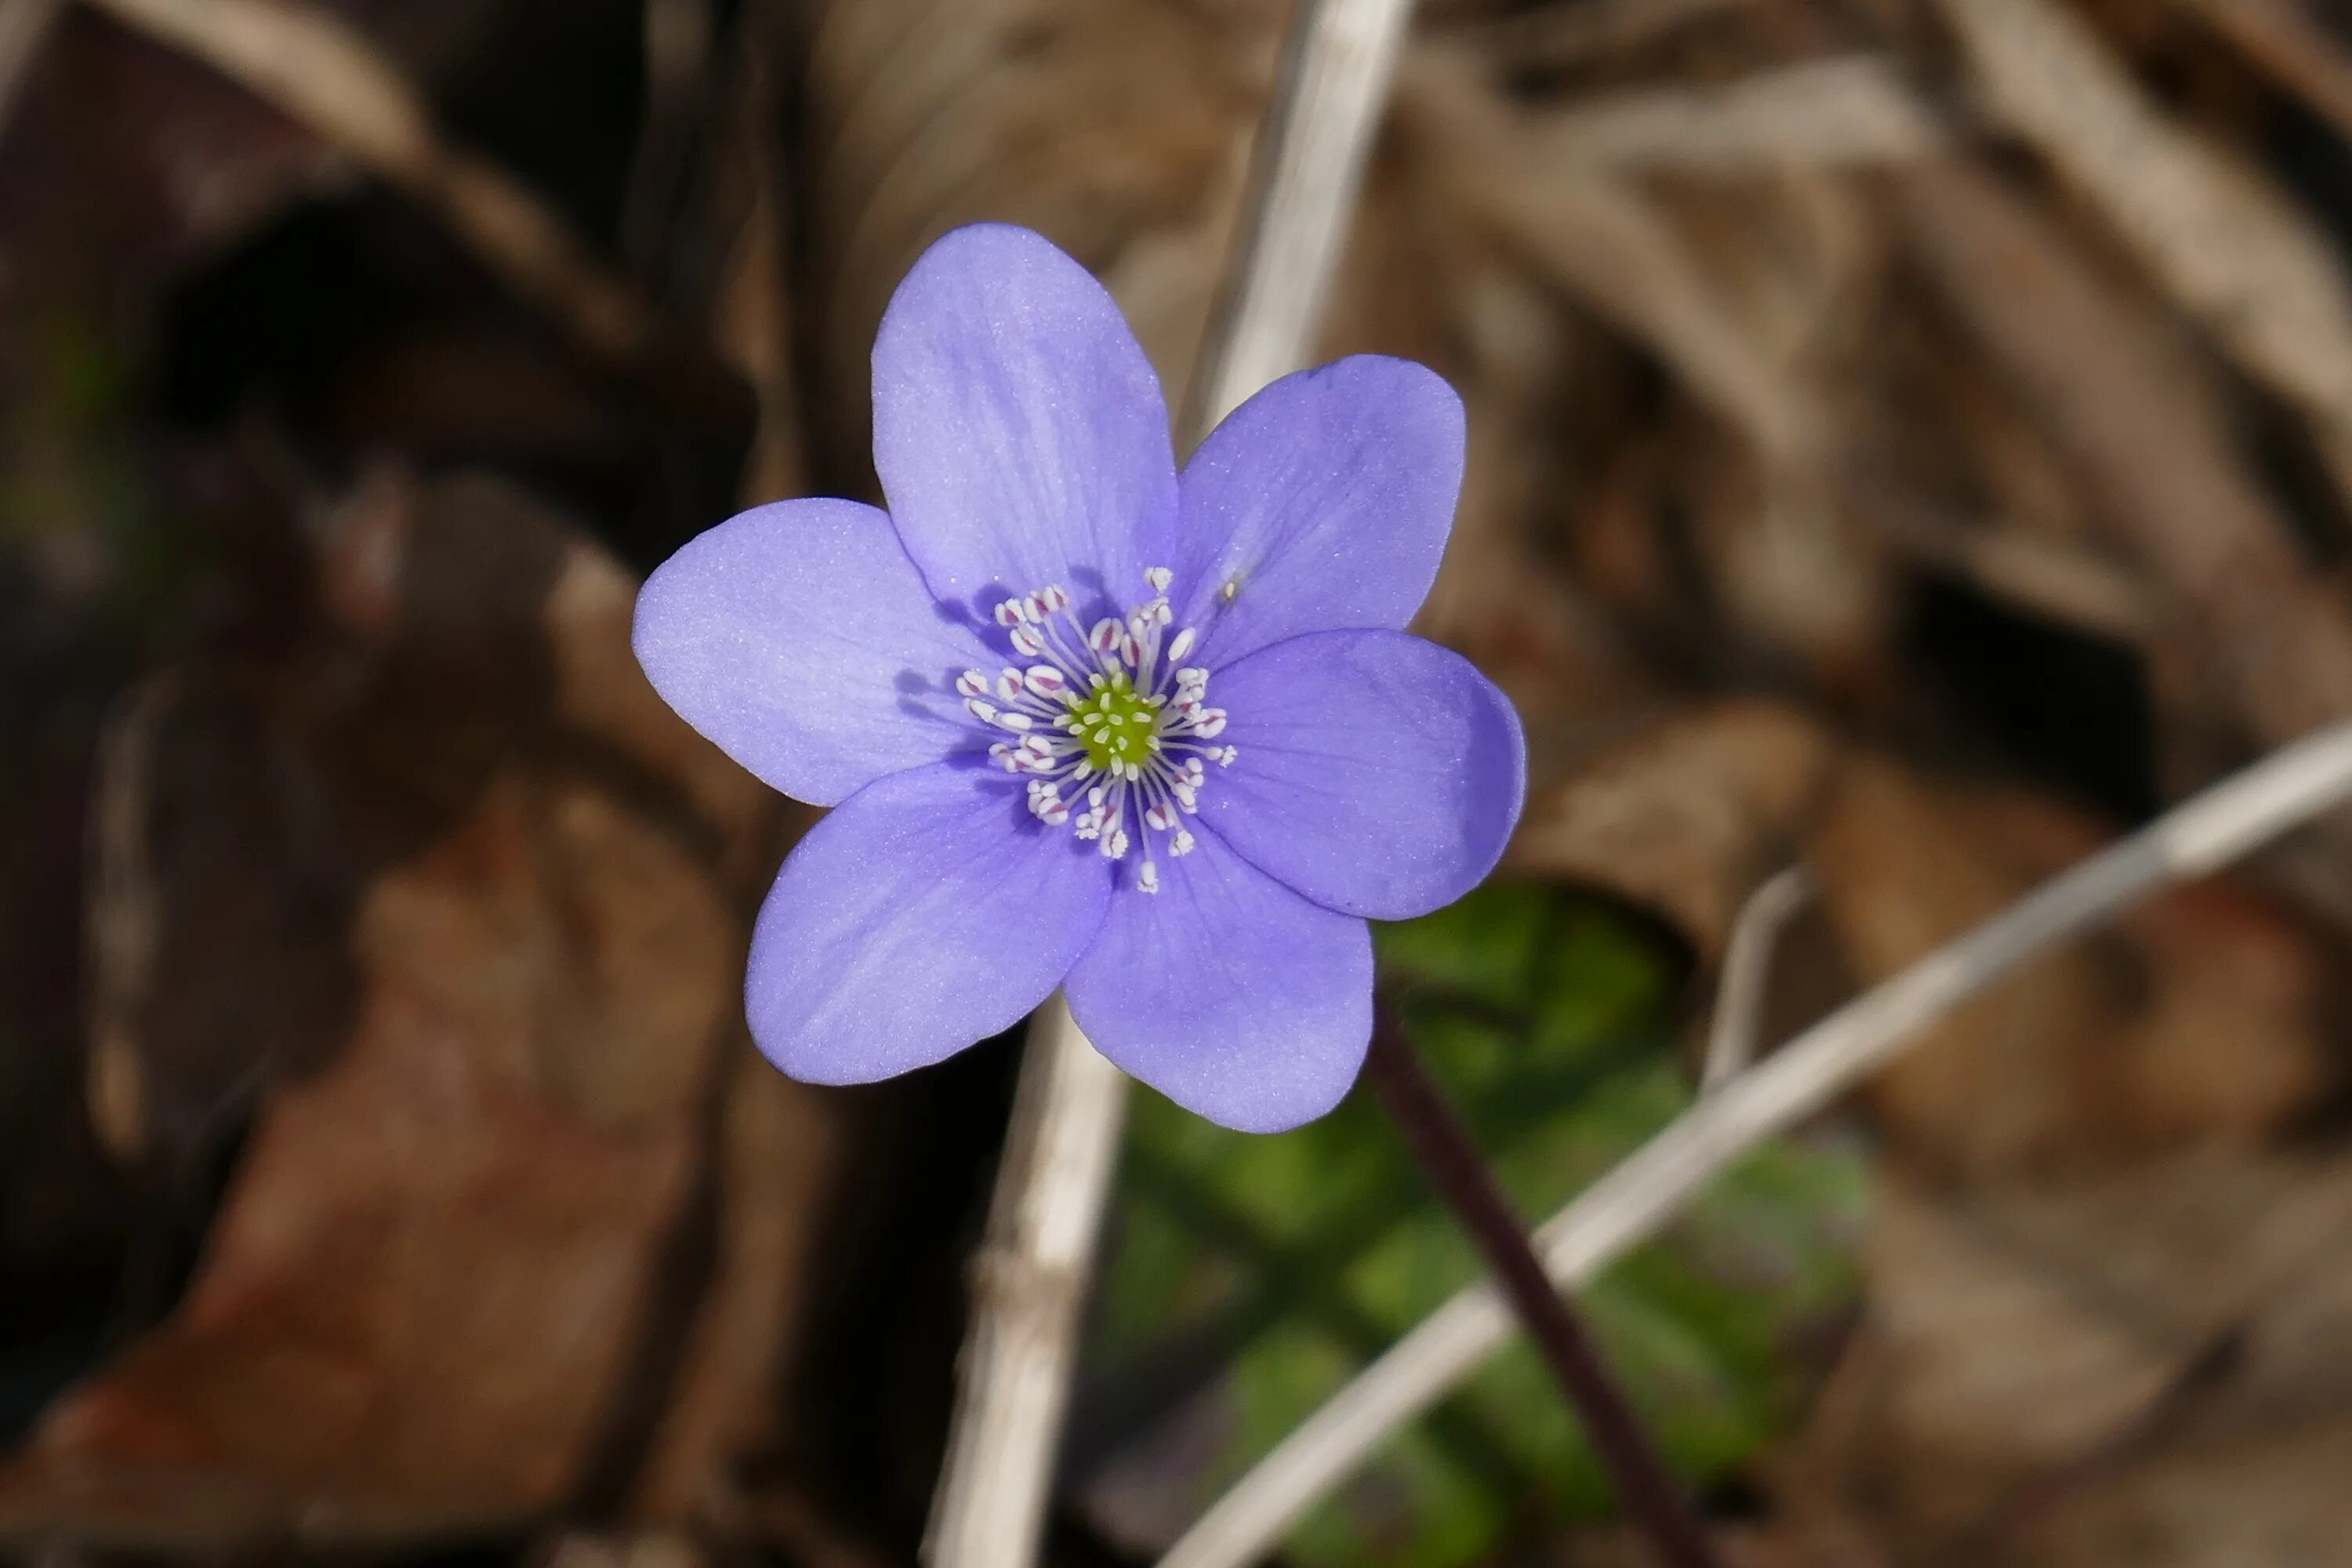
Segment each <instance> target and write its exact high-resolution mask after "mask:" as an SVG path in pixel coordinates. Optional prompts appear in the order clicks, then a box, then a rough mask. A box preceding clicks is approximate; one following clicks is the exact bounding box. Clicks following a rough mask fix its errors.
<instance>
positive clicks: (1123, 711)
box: [635, 225, 1526, 1131]
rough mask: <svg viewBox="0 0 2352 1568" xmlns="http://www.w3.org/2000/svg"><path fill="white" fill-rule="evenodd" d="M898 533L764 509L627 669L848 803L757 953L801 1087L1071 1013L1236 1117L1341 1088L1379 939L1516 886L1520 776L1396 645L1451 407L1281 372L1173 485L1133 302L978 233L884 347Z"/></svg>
mask: <svg viewBox="0 0 2352 1568" xmlns="http://www.w3.org/2000/svg"><path fill="white" fill-rule="evenodd" d="M874 462H875V468H876V469H877V472H878V473H879V474H880V476H881V479H882V488H883V489H884V491H885V492H886V493H887V496H888V499H889V502H890V510H889V512H888V513H887V515H886V514H885V513H883V512H880V511H877V510H874V509H873V508H871V507H866V506H860V505H858V504H856V502H854V501H846V500H794V501H783V502H780V503H778V504H775V505H772V506H763V507H759V508H755V509H754V510H751V511H747V512H745V513H743V514H742V515H741V516H740V517H736V518H734V519H732V520H730V521H728V522H725V523H723V524H721V525H720V526H719V527H717V528H714V529H712V530H711V531H709V532H708V533H705V534H703V535H702V536H701V537H700V538H698V539H697V540H695V541H694V542H692V543H690V544H688V546H686V548H685V549H683V550H681V551H679V552H677V555H675V556H674V557H672V558H671V559H670V560H669V561H668V562H667V563H665V564H664V565H663V566H662V568H661V569H660V570H659V571H657V572H656V573H655V574H654V575H653V577H652V580H651V581H649V582H648V583H647V584H646V587H645V591H644V593H643V594H642V595H640V597H639V599H638V601H637V614H636V631H635V645H636V652H637V658H638V659H639V661H640V662H641V663H642V664H643V665H644V666H645V668H646V674H648V675H649V676H651V677H652V679H653V683H654V685H655V686H656V688H657V689H659V690H660V692H661V694H662V696H663V697H664V698H666V699H667V700H668V701H669V703H670V705H671V706H672V707H674V708H676V709H677V711H678V712H679V713H680V714H682V715H683V716H684V717H685V718H686V719H687V721H688V722H690V723H691V724H693V725H694V727H695V728H696V729H698V730H699V731H702V732H703V733H704V734H705V735H707V736H709V738H710V739H711V740H712V741H714V742H717V743H718V744H719V746H720V747H722V748H723V749H724V750H725V751H726V752H728V754H729V755H730V756H732V757H734V758H735V759H736V760H737V761H738V762H740V763H742V764H743V765H744V766H745V767H747V768H749V769H750V770H751V772H752V773H756V774H758V775H759V776H760V777H761V779H763V780H765V781H766V782H767V783H769V784H772V785H774V786H775V787H776V788H777V789H779V790H782V792H783V793H785V794H786V795H793V796H795V797H797V798H798V799H801V800H804V801H809V802H812V803H814V804H815V805H829V806H834V807H835V808H836V809H835V810H834V812H833V813H832V814H831V815H830V816H827V817H825V818H824V821H822V822H821V823H819V824H818V825H817V826H815V827H814V829H812V830H811V831H810V833H809V834H808V836H807V837H805V838H804V839H803V840H802V842H801V844H800V846H799V847H797V848H796V849H794V850H793V854H792V857H791V858H789V859H788V860H786V861H785V863H784V868H783V871H782V875H780V876H779V877H778V878H777V879H776V886H775V889H774V891H773V892H772V893H771V894H770V895H769V898H768V901H767V904H766V907H765V908H763V909H762V910H761V912H760V920H759V925H758V928H757V931H755V933H754V935H753V938H752V945H751V965H750V974H749V977H748V979H747V982H746V1003H747V1005H748V1008H749V1011H750V1016H751V1031H752V1034H753V1036H754V1037H755V1038H756V1039H757V1040H758V1041H759V1043H760V1046H761V1049H762V1050H764V1051H765V1052H766V1053H767V1055H768V1056H769V1057H770V1058H772V1060H773V1061H774V1062H775V1064H776V1065H777V1066H778V1067H779V1068H782V1069H783V1070H784V1071H785V1072H786V1073H788V1074H790V1075H791V1076H792V1077H794V1078H797V1079H805V1080H808V1081H811V1082H816V1083H856V1082H865V1081H867V1080H870V1079H880V1078H887V1077H890V1076H892V1075H893V1074H897V1073H902V1072H905V1071H907V1070H908V1069H909V1068H918V1067H922V1066H925V1065H927V1064H929V1063H930V1062H935V1061H938V1060H940V1058H944V1057H948V1056H950V1055H952V1054H953V1053H955V1052H957V1051H959V1050H961V1049H962V1048H963V1047H966V1046H969V1045H971V1043H972V1042H973V1041H975V1040H978V1039H981V1038H982V1037H986V1036H988V1035H992V1034H994V1033H996V1032H998V1031H1000V1030H1003V1029H1006V1028H1009V1027H1011V1026H1013V1024H1014V1023H1016V1022H1018V1021H1019V1020H1020V1019H1021V1018H1022V1017H1023V1016H1024V1015H1025V1014H1027V1013H1028V1012H1029V1011H1030V1010H1031V1009H1033V1008H1034V1007H1035V1006H1036V1005H1038V1004H1039V1003H1041V1002H1043V1001H1044V1000H1045V998H1046V997H1047V996H1048V995H1049V994H1052V992H1053V990H1054V988H1055V986H1056V985H1062V986H1066V988H1067V990H1068V994H1069V1001H1070V1007H1071V1011H1072V1012H1073V1014H1074V1015H1075V1016H1076V1018H1077V1021H1078V1023H1079V1025H1080V1026H1082V1027H1084V1028H1085V1030H1086V1031H1087V1035H1088V1036H1089V1037H1091V1038H1092V1039H1093V1040H1094V1042H1095V1044H1096V1046H1097V1047H1099V1048H1100V1049H1101V1050H1102V1052H1103V1053H1104V1054H1105V1055H1106V1056H1108V1057H1109V1058H1111V1060H1113V1061H1115V1062H1117V1063H1118V1065H1119V1066H1120V1067H1122V1068H1125V1069H1127V1071H1129V1073H1132V1074H1133V1075H1134V1076H1135V1077H1137V1078H1139V1079H1142V1080H1143V1081H1144V1082H1146V1083H1148V1084H1150V1085H1151V1086H1152V1087H1154V1088H1156V1089H1160V1091H1162V1092H1163V1093H1165V1094H1167V1095H1168V1096H1169V1097H1170V1098H1171V1099H1173V1100H1176V1101H1178V1102H1179V1103H1181V1104H1182V1105H1185V1106H1187V1107H1189V1108H1191V1109H1192V1110H1195V1111H1198V1112H1199V1113H1200V1114H1202V1116H1205V1117H1208V1118H1209V1119H1211V1120H1212V1121H1219V1122H1223V1124H1224V1125H1226V1126H1228V1127H1234V1128H1239V1129H1243V1130H1244V1131H1276V1130H1279V1129H1282V1128H1286V1127H1292V1126H1296V1125H1297V1124H1298V1123H1299V1122H1302V1121H1310V1120H1312V1119H1313V1118H1315V1117H1317V1116H1319V1115H1321V1114H1322V1113H1323V1112H1324V1111H1325V1110H1328V1109H1330V1108H1331V1106H1333V1105H1334V1104H1336V1103H1337V1102H1338V1101H1339V1097H1340V1096H1341V1095H1343V1094H1344V1093H1346V1092H1347V1089H1348V1086H1349V1083H1350V1082H1352V1081H1353V1080H1354V1079H1355V1076H1356V1070H1357V1068H1358V1067H1359V1066H1360V1064H1361V1062H1362V1060H1363V1055H1364V1049H1365V1045H1366V1042H1367V1040H1368V1038H1369V1037H1370V1027H1371V989H1372V950H1371V941H1370V931H1369V930H1368V928H1367V927H1366V925H1365V920H1366V918H1367V917H1370V918H1372V919H1375V920H1400V919H1404V918H1406V917H1409V916H1412V915H1418V914H1423V913H1425V912H1427V911H1428V910H1433V909H1436V908H1438V907H1439V906H1441V905H1443V904H1446V903H1449V902H1451V901H1452V900H1454V899H1456V898H1458V897H1460V896H1461V895H1462V894H1463V893H1464V892H1465V891H1467V890H1468V889H1470V888H1471V887H1472V886H1474V885H1475V883H1476V882H1477V881H1478V880H1479V879H1481V878H1482V877H1484V876H1485V875H1486V872H1487V871H1488V870H1489V869H1491V868H1493V866H1494V864H1495V861H1496V858H1497V857H1498V856H1499V855H1500V854H1501V852H1502V848H1503V843H1504V840H1505V839H1506V838H1507V837H1508V836H1509V834H1510V830H1511V826H1512V824H1513V822H1514V821H1515V820H1516V819H1517V816H1518V810H1519V800H1520V795H1521V794H1522V793H1523V791H1524V788H1525V781H1526V748H1525V745H1524V742H1522V740H1521V738H1520V734H1519V726H1518V721H1517V717H1516V716H1515V715H1514V714H1513V712H1512V710H1511V708H1510V705H1509V703H1508V702H1507V701H1506V700H1505V699H1504V698H1503V696H1502V694H1501V693H1500V692H1499V691H1497V690H1496V689H1495V688H1494V686H1493V685H1492V684H1490V683H1489V682H1488V681H1487V680H1486V678H1485V677H1483V676H1481V675H1480V674H1478V672H1477V671H1476V670H1475V669H1473V668H1471V667H1470V665H1469V664H1468V663H1467V662H1466V661H1465V660H1464V659H1463V658H1460V657H1459V656H1458V655H1456V654H1454V653H1451V652H1449V651H1447V650H1446V649H1444V648H1442V647H1437V646H1436V645H1435V644H1433V643H1429V642H1424V641H1423V640H1422V639H1420V638H1418V637H1409V636H1407V635H1406V634H1405V633H1404V632H1403V631H1402V629H1401V628H1402V626H1404V624H1405V623H1406V621H1407V620H1409V619H1410V618H1411V617H1412V614H1413V612H1414V610H1415V609H1417V608H1418V607H1419V606H1420V605H1421V602H1422V599H1423V596H1424V595H1426V594H1427V593H1428V591H1429V584H1430V580H1431V579H1432V577H1433V576H1434V575H1435V574H1436V571H1437V561H1438V556H1439V554H1440V552H1442V551H1443V549H1444V543H1445V534H1446V531H1447V528H1448V527H1449V526H1450V523H1451V521H1452V518H1453V512H1454V497H1455V493H1456V491H1457V490H1458V489H1459V488H1460V485H1461V480H1462V462H1463V421H1462V405H1461V402H1460V400H1459V399H1457V398H1456V397H1455V396H1454V393H1453V391H1452V389H1450V388H1449V387H1447V386H1446V384H1444V382H1443V381H1442V380H1440V379H1439V378H1438V377H1437V376H1436V375H1435V374H1432V373H1431V372H1430V371H1428V370H1426V369H1424V368H1423V367H1422V366H1420V365H1417V364H1413V363H1410V362H1408V361H1404V360H1394V359H1381V358H1373V357H1360V358H1355V359H1347V360H1341V361H1339V363H1336V364H1329V365H1325V366H1324V367H1322V368H1321V369H1319V370H1313V371H1307V372H1306V373H1304V374H1298V375H1293V376H1289V377H1286V378H1285V379H1284V380H1282V381H1279V382H1276V384H1273V385H1272V386H1269V387H1267V388H1266V389H1265V391H1263V392H1261V393H1259V394H1258V395H1257V396H1255V398H1252V399H1251V400H1250V401H1249V402H1248V403H1247V404H1246V405H1244V406H1243V407H1241V408H1240V409H1238V410H1237V411H1235V412H1234V415H1233V416H1232V417H1231V418H1229V419H1227V420H1226V421H1225V422H1224V423H1223V425H1221V426H1218V427H1217V430H1216V431H1215V433H1214V434H1213V435H1212V436H1210V437H1209V438H1208V440H1207V441H1206V442H1205V443H1203V444H1202V447H1201V449H1200V451H1199V452H1198V453H1197V454H1196V455H1195V456H1194V457H1193V458H1192V461H1191V462H1190V463H1189V464H1188V465H1187V466H1186V467H1185V468H1184V469H1183V471H1182V473H1181V474H1179V473H1178V471H1177V468H1176V463H1175V458H1174V455H1173V453H1172V451H1171V448H1170V445H1169V434H1168V411H1167V406H1166V405H1165V403H1164V402H1163V401H1162V399H1161V396H1160V383H1159V381H1158V379H1157V378H1156V377H1155V376H1154V375H1153V374H1152V371H1151V367H1150V364H1149V363H1147V362H1146V361H1145V359H1144V357H1143V352H1142V350H1141V349H1140V348H1139V346H1138V345H1137V343H1136V342H1135V339H1134V337H1133V335H1132V334H1131V333H1130V332H1129V331H1128V328H1127V324H1126V322H1125V321H1123V320H1121V318H1120V316H1119V313H1118V307H1117V306H1116V305H1115V304H1113V303H1112V301H1111V299H1110V296H1109V295H1108V293H1106V292H1105V291H1104V290H1103V289H1102V287H1101V286H1100V285H1099V284H1097V282H1096V281H1095V280H1094V279H1092V278H1090V277H1088V276H1087V273H1086V271H1085V269H1083V268H1080V267H1079V266H1078V265H1077V264H1076V262H1074V261H1072V260H1071V259H1070V258H1068V257H1066V256H1065V255H1063V254H1062V253H1061V252H1060V251H1058V250H1056V249H1055V248H1054V247H1053V246H1051V245H1050V244H1048V243H1047V242H1046V241H1045V240H1044V239H1043V238H1041V237H1038V236H1036V235H1034V234H1032V233H1030V232H1029V231H1027V230H1025V229H1019V228H1008V227H1002V226H993V225H989V226H977V227H971V228H964V229H959V230H957V231H956V232H955V233H953V234H950V235H949V236H948V237H946V238H944V239H942V240H940V242H939V243H938V244H937V245H935V246H933V247H931V249H930V250H929V252H928V253H926V254H925V255H924V257H923V258H922V259H921V260H919V261H918V262H917V263H916V264H915V268H914V270H913V271H912V272H910V273H908V276H907V279H906V280H905V281H904V282H903V283H901V284H900V285H899V287H898V294H897V295H896V296H895V297H894V298H893V299H892V300H891V302H890V309H889V310H888V312H887V314H886V315H885V316H884V318H883V321H882V329H881V332H880V334H879V336H878V337H877V339H876V341H875V344H874Z"/></svg>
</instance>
